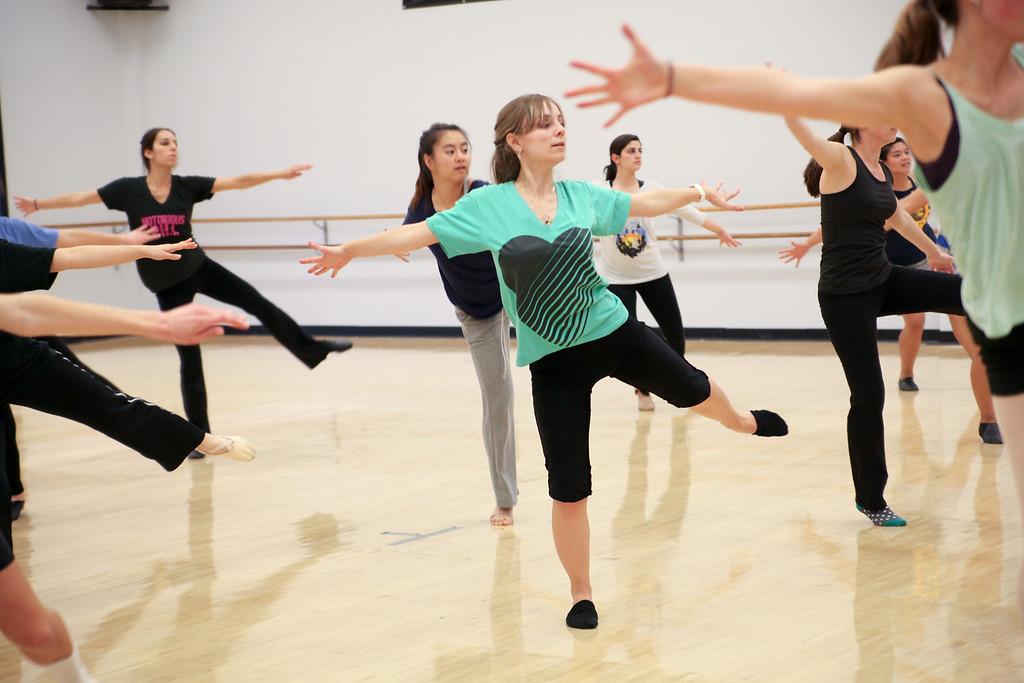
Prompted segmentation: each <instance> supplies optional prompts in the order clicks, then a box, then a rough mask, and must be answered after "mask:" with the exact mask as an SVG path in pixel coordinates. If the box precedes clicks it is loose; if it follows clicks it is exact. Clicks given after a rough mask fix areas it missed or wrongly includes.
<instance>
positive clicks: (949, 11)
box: [875, 0, 960, 71]
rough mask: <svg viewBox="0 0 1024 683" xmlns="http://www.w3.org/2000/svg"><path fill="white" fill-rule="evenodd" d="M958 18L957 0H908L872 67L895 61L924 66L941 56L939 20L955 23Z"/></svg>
mask: <svg viewBox="0 0 1024 683" xmlns="http://www.w3.org/2000/svg"><path fill="white" fill-rule="evenodd" d="M959 20H960V13H959V11H958V9H957V0H911V1H910V2H909V3H907V6H906V7H904V8H903V12H901V13H900V17H899V19H897V20H896V27H895V28H894V29H893V32H892V35H891V36H890V37H889V40H888V42H887V43H886V44H885V46H884V47H883V48H882V51H881V52H880V53H879V55H878V59H877V60H875V71H879V70H881V69H887V68H889V67H890V66H896V65H898V64H916V65H919V66H925V65H927V64H931V63H932V62H934V61H935V60H936V59H938V58H939V57H944V56H945V54H946V50H945V48H943V46H942V23H943V22H945V23H946V24H948V25H950V26H954V27H955V26H956V25H957V23H959Z"/></svg>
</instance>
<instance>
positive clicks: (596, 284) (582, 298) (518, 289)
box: [498, 228, 602, 347]
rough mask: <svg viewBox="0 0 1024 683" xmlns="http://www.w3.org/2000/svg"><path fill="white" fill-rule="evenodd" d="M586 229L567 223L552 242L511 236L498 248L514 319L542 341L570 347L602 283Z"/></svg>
mask: <svg viewBox="0 0 1024 683" xmlns="http://www.w3.org/2000/svg"><path fill="white" fill-rule="evenodd" d="M593 251H594V244H593V241H592V237H591V233H590V230H587V229H586V228H570V229H569V230H566V231H565V232H563V233H562V234H561V235H559V236H558V237H556V238H555V241H554V242H548V241H547V240H544V239H541V238H539V237H533V236H532V235H521V236H519V237H515V238H513V239H511V240H509V241H508V242H506V243H505V245H504V246H503V247H502V248H501V251H500V252H498V266H499V267H500V269H501V277H502V279H503V280H504V281H505V285H506V286H507V287H508V288H509V289H511V290H512V291H513V292H515V293H516V313H517V315H518V317H519V320H520V321H521V322H522V323H523V324H525V325H526V326H527V327H529V328H530V330H532V331H533V332H534V333H535V334H537V335H538V336H540V337H541V338H542V339H544V340H545V341H547V342H549V343H551V344H554V345H556V346H563V347H564V346H571V345H572V343H573V342H575V341H576V340H577V339H579V338H580V336H581V335H582V334H583V331H584V330H585V329H586V326H587V318H588V316H589V312H590V306H591V304H593V303H594V299H595V297H596V295H597V292H598V290H599V289H600V287H601V284H602V280H601V276H600V275H598V274H597V270H596V269H595V268H594V259H593Z"/></svg>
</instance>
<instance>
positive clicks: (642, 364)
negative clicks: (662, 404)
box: [530, 318, 711, 503]
mask: <svg viewBox="0 0 1024 683" xmlns="http://www.w3.org/2000/svg"><path fill="white" fill-rule="evenodd" d="M530 377H531V382H532V386H533V412H534V417H535V418H536V420H537V431H539V432H540V443H541V448H542V450H543V451H544V466H545V467H546V468H547V471H548V494H549V495H550V496H551V498H553V499H554V500H558V501H561V502H563V503H574V502H577V501H580V500H583V499H584V498H586V497H587V496H589V495H590V493H591V479H590V395H591V391H592V390H593V388H594V385H595V384H597V382H598V381H600V380H601V379H603V378H605V377H614V378H615V379H618V380H621V381H623V382H626V383H628V384H630V385H636V384H638V383H639V384H643V385H644V386H649V387H650V388H651V391H652V392H653V393H654V394H656V395H658V396H660V397H661V398H663V399H665V400H666V401H668V402H669V403H671V404H672V405H674V406H678V407H680V408H688V407H690V406H695V405H697V404H699V403H703V402H704V401H705V400H707V398H708V397H709V396H710V395H711V382H710V380H709V379H708V376H707V375H705V374H704V372H703V371H701V370H699V369H697V368H695V367H693V366H692V365H690V364H689V363H688V362H687V361H686V359H685V358H683V357H682V356H680V355H678V354H676V353H674V352H673V351H672V350H671V349H670V348H668V345H667V344H665V340H664V339H662V338H660V337H659V336H658V335H657V334H655V333H654V331H653V330H652V329H650V328H649V327H647V326H646V325H644V324H643V323H641V322H637V320H636V319H635V318H629V319H627V320H626V322H625V323H623V324H622V326H620V327H619V328H618V329H617V330H615V331H614V332H612V333H611V334H609V335H608V336H606V337H602V338H600V339H596V340H594V341H591V342H587V343H585V344H580V345H579V346H573V347H570V348H567V349H562V350H561V351H555V352H554V353H551V354H549V355H547V356H544V357H543V358H541V359H540V360H537V361H534V362H533V363H531V364H530Z"/></svg>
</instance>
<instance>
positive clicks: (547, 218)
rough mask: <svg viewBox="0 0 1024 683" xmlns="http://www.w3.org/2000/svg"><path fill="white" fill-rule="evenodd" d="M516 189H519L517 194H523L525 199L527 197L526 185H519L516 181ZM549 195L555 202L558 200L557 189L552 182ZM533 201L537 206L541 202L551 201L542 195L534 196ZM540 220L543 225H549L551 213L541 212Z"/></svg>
mask: <svg viewBox="0 0 1024 683" xmlns="http://www.w3.org/2000/svg"><path fill="white" fill-rule="evenodd" d="M516 189H518V190H519V194H521V195H522V196H523V198H524V199H527V198H528V196H527V192H526V187H525V186H523V185H521V184H519V183H516ZM551 197H552V199H554V200H555V201H556V203H557V200H558V191H557V190H556V189H555V186H554V184H552V185H551ZM534 201H535V202H536V203H537V204H538V206H539V205H541V204H542V203H550V201H551V200H550V199H546V198H544V197H534ZM540 220H541V223H543V224H544V225H551V215H550V214H548V213H542V214H541V215H540Z"/></svg>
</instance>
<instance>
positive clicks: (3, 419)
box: [0, 337, 117, 501]
mask: <svg viewBox="0 0 1024 683" xmlns="http://www.w3.org/2000/svg"><path fill="white" fill-rule="evenodd" d="M39 341H41V342H45V343H46V344H48V345H49V346H50V348H51V349H53V350H54V351H56V352H58V353H60V354H63V355H64V356H65V357H66V358H67V359H68V360H70V361H71V362H72V363H74V364H75V365H78V366H80V367H83V368H86V369H87V370H89V371H90V372H92V374H93V375H94V376H95V377H96V379H98V380H100V381H101V382H103V383H104V384H106V385H107V386H109V387H112V388H113V389H117V387H116V386H115V385H114V384H113V383H112V382H111V381H110V380H108V379H107V378H105V377H104V376H103V375H101V374H99V373H97V372H95V371H93V370H92V368H89V367H88V366H86V364H85V363H83V362H82V361H81V360H79V358H78V356H76V355H75V352H74V351H72V350H71V349H70V348H69V347H68V345H67V344H65V343H64V340H62V339H61V338H60V337H39ZM0 439H3V444H2V449H3V455H4V460H5V463H6V464H5V466H6V470H7V485H8V487H9V488H10V495H8V496H7V497H6V498H5V497H0V501H3V500H6V499H7V498H9V497H10V496H16V495H18V494H21V493H24V492H25V485H24V484H23V483H22V481H21V451H20V450H18V435H17V427H16V425H15V422H14V414H13V413H12V412H11V404H9V403H5V404H3V405H2V406H0ZM0 496H2V494H0Z"/></svg>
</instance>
